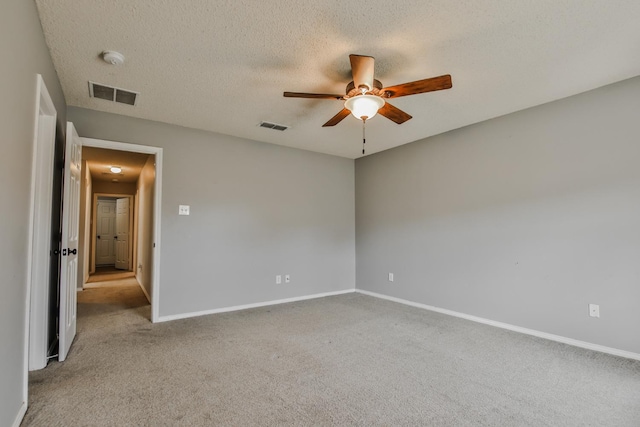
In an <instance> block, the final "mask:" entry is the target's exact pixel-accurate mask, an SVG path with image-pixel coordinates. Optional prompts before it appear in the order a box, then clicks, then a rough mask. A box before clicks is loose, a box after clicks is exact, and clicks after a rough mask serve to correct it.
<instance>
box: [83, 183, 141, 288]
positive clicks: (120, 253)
mask: <svg viewBox="0 0 640 427" xmlns="http://www.w3.org/2000/svg"><path fill="white" fill-rule="evenodd" d="M93 199H94V201H93V229H92V232H91V242H92V247H93V248H95V250H93V251H92V260H91V264H92V266H93V267H92V268H91V274H95V273H104V272H107V271H114V272H125V271H133V264H134V254H135V253H137V252H138V251H137V248H136V247H134V244H135V243H137V239H133V238H132V236H133V229H134V224H137V222H138V221H139V220H142V221H144V220H145V219H146V218H144V217H142V218H139V216H138V215H137V212H136V213H135V214H134V209H133V207H134V202H133V196H130V195H125V194H103V193H94V195H93ZM137 220H138V221H137ZM143 226H144V225H143ZM136 228H138V227H136ZM91 274H90V275H91Z"/></svg>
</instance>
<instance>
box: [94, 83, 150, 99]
mask: <svg viewBox="0 0 640 427" xmlns="http://www.w3.org/2000/svg"><path fill="white" fill-rule="evenodd" d="M138 95H140V93H139V92H133V91H130V90H124V89H120V88H117V87H112V86H107V85H103V84H100V83H96V82H89V96H90V97H92V98H100V99H106V100H107V101H113V102H119V103H121V104H127V105H136V102H137V101H138Z"/></svg>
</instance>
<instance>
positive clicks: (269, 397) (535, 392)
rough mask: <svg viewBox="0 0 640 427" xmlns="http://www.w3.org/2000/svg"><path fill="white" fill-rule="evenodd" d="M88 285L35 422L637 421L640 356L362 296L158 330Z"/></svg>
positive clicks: (145, 313) (140, 304) (36, 387)
mask: <svg viewBox="0 0 640 427" xmlns="http://www.w3.org/2000/svg"><path fill="white" fill-rule="evenodd" d="M89 291H91V292H95V293H94V294H93V295H91V294H90V293H87V292H89ZM103 292H104V295H105V301H106V300H109V301H111V302H109V303H105V302H98V300H99V298H100V297H99V295H98V293H103ZM138 292H139V291H138ZM84 293H87V294H86V296H85V295H82V296H81V298H80V301H81V303H80V304H79V322H78V336H77V338H76V341H75V343H74V345H73V347H72V349H71V353H70V355H69V358H68V359H67V361H65V362H64V363H58V362H53V363H51V364H50V365H49V366H48V367H47V368H46V369H44V370H41V371H37V372H33V373H31V375H30V382H29V392H30V407H29V410H28V412H27V414H26V417H25V420H24V423H23V425H24V426H209V425H222V426H279V425H296V426H297V425H300V426H328V425H356V426H374V425H384V426H417V425H426V426H488V425H490V426H585V425H593V426H635V427H637V426H640V362H637V361H632V360H628V359H623V358H618V357H613V356H608V355H604V354H600V353H596V352H592V351H588V350H584V349H579V348H574V347H570V346H567V345H563V344H559V343H555V342H550V341H546V340H543V339H539V338H534V337H530V336H525V335H520V334H517V333H514V332H510V331H505V330H501V329H496V328H492V327H489V326H486V325H480V324H476V323H472V322H469V321H465V320H462V319H458V318H452V317H448V316H445V315H441V314H437V313H432V312H428V311H424V310H420V309H417V308H412V307H406V306H403V305H400V304H395V303H392V302H389V301H384V300H379V299H375V298H372V297H368V296H364V295H360V294H347V295H342V296H336V297H329V298H322V299H317V300H310V301H304V302H298V303H291V304H284V305H279V306H272V307H265V308H259V309H252V310H246V311H239V312H234V313H225V314H218V315H211V316H203V317H199V318H193V319H185V320H178V321H173V322H167V323H160V324H151V323H150V322H149V321H148V320H147V319H148V318H149V306H148V305H146V304H144V300H143V298H144V297H143V296H142V294H141V293H138V295H135V294H136V290H135V289H134V288H132V289H127V290H124V289H120V290H113V289H112V290H107V289H105V288H97V289H94V290H88V291H83V294H84ZM116 296H118V297H117V298H116ZM120 296H121V297H122V299H121V298H120ZM125 300H126V301H125Z"/></svg>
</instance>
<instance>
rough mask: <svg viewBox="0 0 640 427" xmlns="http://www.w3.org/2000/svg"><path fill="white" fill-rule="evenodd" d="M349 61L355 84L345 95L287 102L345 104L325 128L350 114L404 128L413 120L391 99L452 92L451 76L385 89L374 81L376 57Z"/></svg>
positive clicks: (307, 95)
mask: <svg viewBox="0 0 640 427" xmlns="http://www.w3.org/2000/svg"><path fill="white" fill-rule="evenodd" d="M349 60H350V61H351V75H352V76H353V81H351V82H349V84H348V85H347V89H346V94H345V95H333V94H326V93H304V92H284V96H285V97H287V98H314V99H336V100H339V101H345V102H344V108H343V109H342V111H340V112H339V113H338V114H336V115H335V116H333V117H332V118H331V119H330V120H329V121H328V122H327V123H325V124H324V125H322V126H323V127H325V126H335V125H337V124H338V123H340V122H341V121H342V120H343V119H344V118H345V117H347V116H348V115H349V113H351V114H353V116H354V117H356V118H357V119H359V120H362V121H363V122H365V121H367V120H368V119H370V118H372V117H373V116H375V115H376V113H380V114H381V115H383V116H385V117H386V118H388V119H389V120H392V121H394V122H396V123H397V124H402V123H404V122H406V121H407V120H409V119H410V118H411V116H410V115H409V114H407V113H405V112H404V111H402V110H400V109H399V108H396V107H394V106H393V105H391V104H389V103H388V102H386V100H387V99H391V98H399V97H401V96H407V95H415V94H417V93H425V92H433V91H437V90H443V89H450V88H451V76H450V75H449V74H445V75H443V76H439V77H432V78H429V79H424V80H417V81H415V82H410V83H403V84H399V85H395V86H389V87H383V86H382V83H380V81H379V80H376V79H374V78H373V69H374V61H375V59H374V58H373V57H372V56H364V55H349Z"/></svg>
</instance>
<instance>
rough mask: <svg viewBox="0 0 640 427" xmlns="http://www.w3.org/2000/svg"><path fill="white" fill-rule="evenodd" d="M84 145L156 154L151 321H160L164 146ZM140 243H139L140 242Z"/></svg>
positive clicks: (99, 141) (91, 140)
mask: <svg viewBox="0 0 640 427" xmlns="http://www.w3.org/2000/svg"><path fill="white" fill-rule="evenodd" d="M82 141H83V146H85V147H96V148H106V149H107V150H119V151H129V152H133V153H145V154H153V155H155V160H156V161H155V163H156V164H155V170H156V177H155V180H154V184H153V235H152V238H153V256H152V264H153V265H152V269H151V271H152V276H151V322H153V323H155V322H157V321H158V319H159V317H160V315H159V312H160V305H159V301H160V252H161V251H160V218H161V213H162V210H161V207H162V148H160V147H152V146H148V145H137V144H129V143H125V142H116V141H107V140H104V139H94V138H82ZM138 244H139V243H138Z"/></svg>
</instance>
